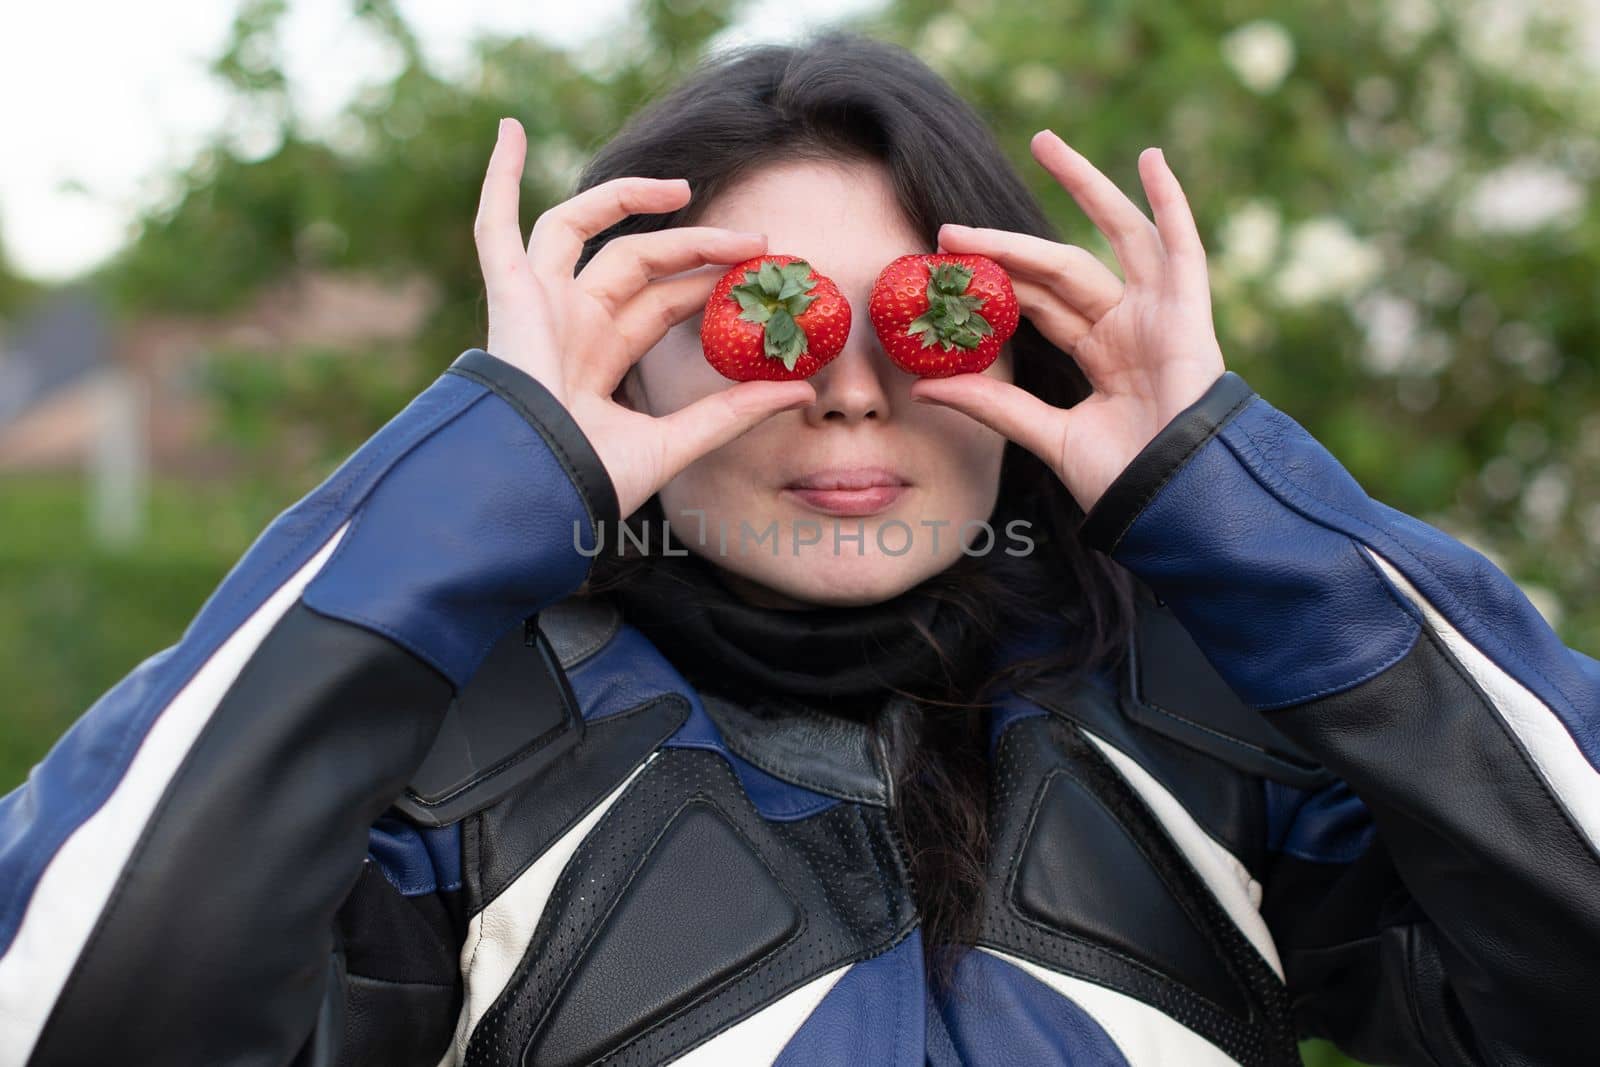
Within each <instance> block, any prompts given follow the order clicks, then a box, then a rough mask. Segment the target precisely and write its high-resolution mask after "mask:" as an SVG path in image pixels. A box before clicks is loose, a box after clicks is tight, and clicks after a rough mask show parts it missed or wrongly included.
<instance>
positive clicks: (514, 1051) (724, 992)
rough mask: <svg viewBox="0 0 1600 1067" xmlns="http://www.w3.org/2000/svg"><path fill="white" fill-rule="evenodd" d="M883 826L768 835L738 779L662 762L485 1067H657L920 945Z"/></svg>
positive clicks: (516, 990)
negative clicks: (813, 988)
mask: <svg viewBox="0 0 1600 1067" xmlns="http://www.w3.org/2000/svg"><path fill="white" fill-rule="evenodd" d="M913 923H914V911H913V907H912V901H911V897H910V893H909V890H908V879H907V876H906V872H905V869H904V865H903V863H902V861H901V860H900V858H899V855H898V852H897V850H896V849H895V847H894V844H893V841H892V840H891V835H890V831H889V828H888V826H887V824H886V820H885V817H884V815H883V812H882V811H881V810H880V809H878V808H874V807H869V806H863V805H855V804H852V803H849V802H841V803H839V804H836V805H834V806H832V807H829V808H827V809H825V810H824V811H822V812H820V813H818V814H815V815H812V816H810V817H807V818H804V819H797V820H792V821H768V820H766V819H764V818H763V817H762V816H761V815H760V814H759V813H758V812H757V811H756V809H755V808H754V807H753V805H752V804H751V802H750V801H749V799H748V798H747V797H746V795H745V793H744V790H743V789H742V788H741V786H740V784H739V781H738V779H737V778H736V777H735V775H734V772H733V770H732V768H731V767H730V766H729V764H728V762H727V761H726V760H725V759H723V758H722V757H721V756H720V755H718V754H716V753H714V752H709V751H705V750H701V749H694V748H675V747H669V748H664V749H662V750H661V751H660V752H659V753H657V755H656V756H655V757H654V758H653V759H652V760H651V762H650V763H649V764H648V765H647V766H646V767H645V768H644V770H643V771H641V772H640V774H639V776H638V777H637V778H635V779H634V780H633V782H632V783H630V785H629V786H628V788H627V789H626V790H625V791H624V792H623V794H622V795H621V796H620V797H619V798H618V800H617V802H616V803H615V804H614V805H612V807H611V808H610V809H609V810H607V812H606V814H605V815H604V817H602V819H601V820H600V821H599V822H598V823H596V825H595V827H594V829H593V830H592V831H591V832H590V834H589V835H588V837H587V838H585V840H584V841H583V843H582V844H581V845H580V846H579V848H578V850H577V852H575V853H574V854H573V857H572V859H571V860H570V861H569V862H568V863H567V865H566V867H565V869H564V870H563V871H562V873H561V875H560V877H559V879H558V880H557V882H556V884H555V887H554V890H553V892H552V893H551V895H550V898H549V902H548V904H547V906H546V907H545V910H544V913H543V914H542V916H541V917H540V920H539V923H538V926H537V928H536V929H535V931H534V934H533V936H532V938H531V939H530V941H529V944H528V948H527V951H526V953H525V954H524V956H523V958H522V962H521V964H520V965H519V967H518V969H517V971H516V973H515V974H514V975H513V977H512V979H511V981H510V982H509V983H508V985H507V986H506V989H505V990H504V992H503V994H502V995H501V996H500V998H499V999H498V1000H497V1001H496V1002H495V1004H494V1005H493V1006H492V1007H491V1008H490V1009H489V1011H488V1012H487V1013H486V1014H485V1016H484V1017H483V1019H482V1021H481V1022H480V1023H479V1025H478V1027H477V1029H476V1031H475V1032H474V1034H473V1036H472V1040H471V1043H470V1044H469V1046H468V1049H467V1056H466V1062H467V1063H469V1064H503V1063H523V1062H527V1063H540V1064H550V1065H552V1067H560V1065H567V1064H580V1063H590V1062H593V1061H595V1060H597V1059H600V1058H602V1057H605V1059H606V1062H607V1063H608V1064H656V1063H661V1062H664V1061H666V1060H668V1059H670V1058H673V1057H674V1056H676V1055H678V1054H680V1053H682V1052H683V1051H686V1050H687V1049H689V1048H692V1047H694V1046H695V1045H697V1044H700V1043H701V1042H703V1041H705V1040H707V1039H709V1038H710V1037H712V1036H714V1035H715V1034H717V1033H719V1032H721V1031H722V1030H724V1029H726V1028H727V1027H729V1026H731V1025H732V1024H733V1023H734V1022H737V1021H738V1020H740V1019H742V1018H744V1017H746V1016H747V1015H749V1014H751V1013H753V1012H755V1011H758V1010H760V1008H761V1007H763V1006H765V1005H768V1004H771V1003H773V1002H774V1001H777V1000H778V999H780V998H781V997H782V996H783V995H784V994H786V993H788V992H790V991H792V990H794V989H796V988H797V987H799V986H800V985H802V984H804V983H805V982H807V981H808V980H810V979H812V978H815V977H817V976H819V975H821V974H823V973H825V972H827V971H829V970H832V969H834V968H836V967H838V966H840V965H842V964H844V963H847V962H850V961H853V960H856V959H860V958H864V957H866V956H870V955H875V954H876V953H878V952H881V951H884V950H885V949H887V948H888V947H890V946H892V945H893V944H894V943H896V942H898V941H899V940H900V939H901V938H902V937H904V936H906V935H907V934H908V933H909V932H910V929H911V926H912V924H913Z"/></svg>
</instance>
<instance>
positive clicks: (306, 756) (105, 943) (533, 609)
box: [0, 349, 617, 1065]
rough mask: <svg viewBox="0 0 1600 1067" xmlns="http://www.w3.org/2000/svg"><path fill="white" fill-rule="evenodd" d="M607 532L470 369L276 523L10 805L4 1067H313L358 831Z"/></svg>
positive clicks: (576, 462) (524, 423) (597, 469)
mask: <svg viewBox="0 0 1600 1067" xmlns="http://www.w3.org/2000/svg"><path fill="white" fill-rule="evenodd" d="M616 518H617V499H616V494H615V491H614V489H613V486H612V484H611V481H610V479H609V477H608V476H607V474H606V472H605V469H604V467H603V466H602V465H601V463H600V461H599V458H598V457H597V456H596V455H595V453H594V450H593V448H592V447H591V445H590V443H589V442H588V441H587V440H586V439H585V437H584V435H583V433H582V432H581V430H580V429H579V427H578V426H577V424H576V423H575V422H574V421H573V420H572V418H571V416H570V415H569V414H568V413H567V412H566V411H565V409H564V408H562V406H561V405H560V403H559V402H558V401H557V400H556V399H555V397H554V396H553V395H552V394H550V392H549V391H548V390H546V389H545V388H544V386H542V385H541V384H540V383H539V382H537V381H536V380H535V379H533V378H532V377H530V376H529V375H527V374H524V373H523V372H521V371H519V370H517V369H516V368H515V367H513V366H511V365H510V364H508V363H506V362H504V361H502V360H500V359H497V358H495V357H494V356H491V355H490V354H489V353H487V352H485V351H483V350H481V349H471V350H468V351H467V352H465V353H463V354H462V355H461V356H460V358H458V359H457V360H456V361H455V362H454V363H453V364H452V365H451V366H450V368H449V369H448V370H447V371H446V372H445V373H444V374H442V375H440V377H439V378H438V379H437V380H436V381H435V382H434V383H433V384H432V385H430V386H429V387H428V388H427V389H426V390H424V391H423V392H422V393H421V394H419V395H418V396H417V397H416V398H415V399H414V400H413V401H412V402H411V403H410V404H409V405H408V406H407V407H406V408H405V409H404V410H403V411H401V412H400V413H399V414H398V415H396V416H395V417H394V418H393V419H392V420H391V421H390V422H389V423H388V424H387V425H385V426H384V427H383V428H382V429H381V430H380V431H378V433H376V434H375V435H374V436H373V437H372V438H371V439H369V440H368V441H367V442H365V443H364V444H363V445H362V446H361V447H360V448H359V449H358V450H357V451H356V452H355V453H354V454H353V455H351V456H350V457H349V458H348V459H347V460H346V461H345V462H344V463H343V464H342V465H341V466H340V467H339V468H338V470H336V471H335V472H334V473H333V474H332V475H330V476H329V478H328V479H327V480H326V481H324V482H323V483H322V484H321V485H320V486H318V487H317V488H316V489H314V490H313V491H312V492H311V493H309V494H308V495H307V496H306V497H305V498H304V499H302V500H300V501H299V502H298V503H296V504H295V505H293V506H292V507H290V508H289V509H288V510H287V511H285V512H284V513H283V514H281V515H280V516H278V518H277V519H275V520H274V521H273V523H272V524H271V525H270V526H269V527H268V528H267V529H266V530H265V531H264V532H263V533H262V534H261V536H260V537H259V538H258V539H257V540H256V541H255V543H254V544H253V545H252V546H251V547H250V549H249V550H248V551H247V552H246V553H245V555H244V556H243V557H242V558H241V559H240V560H239V561H238V563H237V564H236V565H235V566H234V567H233V569H232V570H231V571H230V572H229V574H228V575H227V577H226V578H225V579H224V580H223V581H222V583H221V585H219V586H218V588H217V589H216V590H215V591H214V592H213V593H212V595H211V596H210V598H209V599H208V600H207V601H206V603H205V604H204V606H203V607H202V608H201V610H200V612H199V614H198V615H197V616H196V617H195V619H194V620H193V622H192V623H191V624H190V625H189V627H188V629H187V630H186V631H185V632H184V634H183V636H182V638H181V639H180V640H179V641H178V643H177V644H175V645H173V646H172V647H171V648H168V649H166V650H164V651H162V652H159V653H157V654H156V655H154V656H152V657H151V658H149V659H148V660H146V661H145V662H144V663H142V664H140V665H139V666H138V667H137V668H135V669H134V671H133V672H132V673H131V674H129V675H128V676H127V677H126V678H124V679H123V680H122V681H121V682H119V683H118V684H117V685H116V686H114V687H113V688H112V689H111V690H110V691H108V692H107V693H106V694H105V695H103V696H102V697H101V698H100V699H99V700H98V701H97V702H96V703H95V704H94V705H93V707H91V708H90V709H89V710H88V711H87V712H85V714H84V715H83V716H82V717H81V718H80V719H79V720H78V721H77V722H76V723H75V724H74V725H73V726H72V727H71V729H69V730H68V731H67V732H66V734H65V735H64V736H63V737H62V738H61V739H60V740H59V741H58V742H57V743H56V745H55V746H54V747H53V748H52V749H51V750H50V752H49V753H48V754H47V755H46V756H45V758H44V759H43V760H42V761H41V762H40V763H39V764H38V765H37V766H36V767H35V768H34V769H33V771H32V772H31V774H30V776H29V778H28V781H27V782H26V783H24V784H23V785H22V786H20V787H19V788H17V789H16V790H14V791H13V792H11V793H10V794H8V795H7V796H5V797H4V798H0V1063H3V1064H19V1063H37V1064H45V1063H49V1064H56V1063H101V1062H117V1063H228V1064H273V1065H279V1064H285V1063H290V1062H294V1061H295V1060H296V1059H297V1057H298V1058H299V1060H300V1061H301V1062H310V1061H314V1060H316V1059H317V1058H319V1057H322V1058H326V1056H327V1053H325V1052H319V1051H317V1050H315V1049H312V1048H311V1046H312V1045H313V1044H316V1043H319V1042H320V1043H322V1044H323V1045H327V1044H329V1043H330V1042H332V1044H333V1045H336V1044H337V1033H336V1032H335V1031H333V1030H331V1029H330V1027H329V1026H328V1025H327V1024H326V1022H324V1023H323V1024H321V1025H319V1022H318V1019H319V1014H322V1013H323V1012H324V1010H325V1003H327V1002H331V1001H332V998H325V997H324V992H325V990H326V989H327V987H328V983H329V982H330V981H331V980H337V978H338V976H337V975H336V974H335V973H334V971H335V969H336V968H335V965H334V964H335V961H336V960H337V959H338V953H337V952H336V951H335V944H334V931H335V928H336V923H335V919H336V914H337V913H338V911H339V909H340V907H341V904H342V903H343V902H344V901H345V900H346V899H347V897H349V895H350V893H351V890H352V889H353V888H354V887H355V885H356V882H357V880H358V878H359V877H360V876H361V875H362V873H363V864H364V861H365V859H366V857H367V854H368V847H369V834H370V831H371V830H372V828H373V824H374V823H375V821H376V820H377V819H378V817H379V816H380V815H381V814H382V813H383V811H384V810H385V809H386V808H387V807H388V806H389V805H390V803H391V801H393V800H394V799H395V798H396V796H398V795H399V793H400V792H401V790H402V789H403V788H404V786H405V784H406V782H407V781H408V779H409V778H410V776H411V774H412V772H413V771H414V770H415V769H416V768H417V767H418V765H419V764H420V763H421V762H422V760H423V758H424V757H425V756H426V755H427V752H428V750H429V747H430V745H431V744H432V741H433V738H434V735H435V734H436V732H437V730H438V727H439V724H440V722H441V719H442V717H443V714H444V712H445V710H446V708H447V707H448V705H449V702H450V700H451V697H452V696H453V694H454V693H455V692H456V691H457V690H458V689H459V688H460V687H462V686H463V685H464V684H465V682H466V681H467V679H469V678H470V677H471V676H472V674H473V673H474V671H475V670H476V669H477V667H478V665H479V663H480V662H481V660H482V659H483V657H484V654H485V652H486V651H487V649H488V648H489V646H490V645H491V644H492V643H493V641H494V640H495V638H496V637H498V636H499V635H500V634H502V633H503V632H505V631H506V629H507V628H508V627H510V626H512V625H514V624H515V623H516V622H517V620H519V619H521V618H525V617H527V616H529V615H532V614H535V613H537V612H538V611H539V610H540V609H541V608H542V607H544V606H546V605H548V604H550V603H553V602H554V601H556V600H558V599H561V598H562V597H564V596H566V595H568V594H569V593H571V592H573V591H574V590H576V589H577V588H578V586H579V585H580V584H581V583H582V581H583V580H584V578H585V577H586V575H587V573H588V570H589V564H590V561H591V559H592V557H593V555H594V554H595V551H596V548H595V546H596V545H597V540H596V538H597V537H598V536H599V535H600V534H601V532H602V524H603V523H606V522H607V521H610V522H613V523H614V522H615V520H616ZM580 535H581V536H580ZM314 1032H315V1036H316V1041H315V1042H313V1041H312V1038H313V1034H314Z"/></svg>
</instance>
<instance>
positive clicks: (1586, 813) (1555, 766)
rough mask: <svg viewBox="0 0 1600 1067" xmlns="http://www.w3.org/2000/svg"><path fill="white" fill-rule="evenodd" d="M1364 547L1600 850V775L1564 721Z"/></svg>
mask: <svg viewBox="0 0 1600 1067" xmlns="http://www.w3.org/2000/svg"><path fill="white" fill-rule="evenodd" d="M1361 548H1362V551H1364V552H1366V554H1367V556H1368V557H1369V558H1371V559H1372V561H1373V562H1374V563H1376V564H1377V565H1378V568H1379V569H1380V570H1382V571H1383V573H1384V574H1385V575H1386V576H1387V577H1388V579H1389V580H1390V581H1391V582H1393V583H1394V584H1395V586H1396V587H1397V588H1398V589H1399V590H1400V591H1401V592H1402V593H1404V594H1405V596H1406V597H1407V599H1409V600H1410V601H1411V602H1412V603H1413V604H1415V605H1416V606H1417V608H1418V610H1420V611H1421V612H1422V616H1423V618H1424V619H1426V620H1427V623H1428V627H1429V628H1430V629H1431V630H1433V632H1434V633H1435V634H1437V635H1438V637H1439V640H1440V641H1442V642H1443V643H1444V647H1445V648H1447V649H1449V650H1450V654H1451V655H1453V656H1454V657H1455V658H1456V660H1457V662H1459V663H1460V664H1461V666H1462V667H1464V668H1465V669H1466V672H1467V673H1468V674H1469V675H1471V676H1472V680H1473V681H1474V682H1476V683H1477V684H1478V688H1480V689H1482V690H1483V691H1484V693H1485V694H1486V695H1487V696H1488V698H1489V702H1490V703H1491V704H1493V705H1494V709H1495V711H1496V712H1498V713H1499V715H1500V718H1501V719H1503V720H1505V723H1506V725H1507V726H1508V727H1510V728H1511V732H1512V733H1513V734H1515V735H1516V738H1517V740H1518V741H1519V742H1521V744H1522V747H1523V750H1524V751H1526V752H1527V753H1528V758H1529V759H1531V760H1532V761H1533V765H1534V767H1535V768H1536V769H1537V770H1538V772H1539V777H1541V778H1543V779H1544V784H1545V787H1546V788H1548V789H1549V790H1550V794H1551V796H1553V797H1555V799H1556V802H1557V803H1558V804H1560V805H1561V807H1562V808H1563V809H1564V810H1565V811H1566V813H1567V815H1568V816H1569V817H1570V818H1571V819H1572V821H1573V823H1574V824H1575V825H1576V826H1577V827H1578V828H1579V830H1581V831H1582V833H1583V835H1584V837H1585V838H1586V839H1587V841H1588V845H1589V848H1590V849H1591V850H1592V851H1594V852H1595V854H1596V855H1600V774H1597V773H1596V772H1595V769H1594V767H1593V766H1592V765H1591V764H1590V763H1589V761H1588V759H1586V758H1585V757H1584V754H1583V752H1582V750H1581V749H1579V748H1578V743H1577V741H1575V740H1573V737H1572V734H1571V733H1570V732H1568V730H1567V728H1566V726H1564V725H1563V724H1562V722H1561V720H1560V719H1558V718H1557V717H1556V714H1555V712H1553V711H1551V710H1550V708H1549V706H1547V705H1546V704H1545V702H1544V701H1542V700H1540V699H1539V698H1538V697H1537V696H1535V695H1534V694H1533V692H1532V691H1531V690H1529V689H1528V688H1527V687H1526V686H1524V685H1523V684H1522V683H1521V682H1519V681H1517V680H1516V679H1515V678H1513V677H1511V675H1509V674H1507V673H1506V672H1505V671H1504V670H1502V669H1501V668H1500V666H1499V665H1498V664H1496V663H1495V662H1494V661H1493V660H1491V659H1489V657H1488V656H1486V655H1484V654H1483V652H1482V651H1480V650H1479V649H1478V647H1477V646H1476V645H1474V644H1473V643H1472V642H1471V641H1468V640H1467V639H1466V637H1465V636H1463V635H1462V633H1461V632H1460V631H1459V630H1457V629H1456V628H1455V627H1454V626H1452V625H1451V624H1450V620H1449V619H1447V618H1445V617H1444V615H1443V614H1441V613H1440V611H1439V609H1438V608H1436V607H1434V606H1433V604H1432V603H1430V602H1429V601H1428V600H1427V598H1425V597H1424V596H1423V595H1422V594H1421V593H1419V592H1418V591H1417V589H1416V587H1415V586H1413V585H1412V584H1411V583H1410V582H1409V581H1408V580H1407V579H1406V576H1405V575H1403V574H1401V573H1400V572H1399V571H1398V570H1396V569H1395V567H1394V565H1393V564H1391V563H1390V562H1389V561H1388V560H1386V559H1384V558H1383V557H1382V556H1380V555H1379V554H1378V553H1376V552H1374V551H1372V550H1371V549H1370V548H1368V547H1367V546H1366V545H1362V546H1361Z"/></svg>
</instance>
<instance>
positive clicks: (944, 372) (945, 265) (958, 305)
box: [867, 252, 1020, 378]
mask: <svg viewBox="0 0 1600 1067" xmlns="http://www.w3.org/2000/svg"><path fill="white" fill-rule="evenodd" d="M867 314H868V315H869V316H870V317H871V319H872V328H873V329H874V330H876V331H877V334H878V340H879V341H880V342H882V344H883V348H884V351H885V352H887V353H889V358H890V359H892V360H894V362H895V364H896V365H897V366H899V367H900V368H902V369H903V370H907V371H910V372H911V373H912V374H917V375H921V376H922V377H924V378H947V377H949V376H950V375H952V374H966V373H969V372H972V371H981V370H983V369H984V368H985V367H987V366H988V365H989V364H991V363H993V362H994V361H995V357H997V356H998V355H999V354H1000V346H1001V345H1003V344H1005V342H1006V340H1007V339H1008V338H1010V336H1011V335H1012V334H1013V333H1016V331H1017V319H1018V316H1019V315H1020V312H1019V310H1018V308H1017V294H1016V293H1015V292H1014V291H1013V290H1012V288H1011V279H1010V277H1009V276H1007V274H1006V272H1005V269H1004V268H1003V267H1001V266H1000V264H998V263H996V262H995V261H994V260H992V259H990V258H989V257H988V256H980V255H973V254H957V253H951V252H941V253H915V252H914V253H912V254H910V255H906V256H901V257H900V258H899V259H896V260H893V261H892V262H890V264H889V265H888V266H886V267H884V268H883V270H882V271H881V272H880V273H879V274H878V279H877V281H875V282H873V283H872V296H871V297H870V298H869V299H868V301H867Z"/></svg>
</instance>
